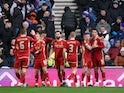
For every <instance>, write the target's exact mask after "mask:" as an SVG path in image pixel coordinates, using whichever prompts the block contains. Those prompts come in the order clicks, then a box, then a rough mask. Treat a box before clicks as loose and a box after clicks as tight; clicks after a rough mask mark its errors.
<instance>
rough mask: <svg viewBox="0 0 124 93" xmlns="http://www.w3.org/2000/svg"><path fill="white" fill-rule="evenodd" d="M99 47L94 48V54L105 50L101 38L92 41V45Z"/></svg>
mask: <svg viewBox="0 0 124 93" xmlns="http://www.w3.org/2000/svg"><path fill="white" fill-rule="evenodd" d="M94 44H95V45H98V47H96V48H93V52H101V50H102V49H103V48H104V43H103V40H102V39H101V38H100V37H97V38H96V39H94V38H92V39H91V45H94Z"/></svg>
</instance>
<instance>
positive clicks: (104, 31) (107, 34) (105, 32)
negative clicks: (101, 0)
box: [99, 26, 109, 41]
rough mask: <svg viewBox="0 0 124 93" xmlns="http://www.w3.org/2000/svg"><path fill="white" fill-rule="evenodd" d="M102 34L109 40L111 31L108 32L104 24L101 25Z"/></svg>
mask: <svg viewBox="0 0 124 93" xmlns="http://www.w3.org/2000/svg"><path fill="white" fill-rule="evenodd" d="M99 33H100V36H103V38H104V40H107V41H109V33H108V32H107V30H106V28H105V27H104V26H101V27H100V32H99Z"/></svg>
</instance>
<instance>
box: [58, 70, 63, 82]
mask: <svg viewBox="0 0 124 93" xmlns="http://www.w3.org/2000/svg"><path fill="white" fill-rule="evenodd" d="M58 77H59V80H60V82H62V74H61V73H59V72H58Z"/></svg>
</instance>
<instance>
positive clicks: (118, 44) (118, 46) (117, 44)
mask: <svg viewBox="0 0 124 93" xmlns="http://www.w3.org/2000/svg"><path fill="white" fill-rule="evenodd" d="M120 49H121V42H120V40H117V41H116V42H115V44H114V46H112V47H111V48H110V49H109V51H108V55H109V56H110V57H111V60H113V61H114V60H115V58H116V56H117V55H118V53H119V52H120Z"/></svg>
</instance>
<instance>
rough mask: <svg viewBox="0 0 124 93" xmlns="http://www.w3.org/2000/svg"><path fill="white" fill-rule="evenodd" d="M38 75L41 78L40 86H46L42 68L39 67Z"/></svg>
mask: <svg viewBox="0 0 124 93" xmlns="http://www.w3.org/2000/svg"><path fill="white" fill-rule="evenodd" d="M40 77H41V80H42V86H46V84H45V75H44V72H43V69H42V68H41V69H40Z"/></svg>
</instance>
